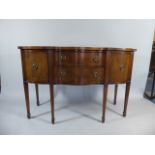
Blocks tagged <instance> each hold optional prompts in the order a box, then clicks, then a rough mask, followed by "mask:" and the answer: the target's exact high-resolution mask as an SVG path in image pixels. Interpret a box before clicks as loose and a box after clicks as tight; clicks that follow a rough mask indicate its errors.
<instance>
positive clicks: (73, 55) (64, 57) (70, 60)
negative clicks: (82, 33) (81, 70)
mask: <svg viewBox="0 0 155 155" xmlns="http://www.w3.org/2000/svg"><path fill="white" fill-rule="evenodd" d="M78 55H79V54H78V53H77V52H75V51H74V50H70V51H68V50H63V51H59V52H55V65H58V66H75V65H77V64H78V61H79V57H78Z"/></svg>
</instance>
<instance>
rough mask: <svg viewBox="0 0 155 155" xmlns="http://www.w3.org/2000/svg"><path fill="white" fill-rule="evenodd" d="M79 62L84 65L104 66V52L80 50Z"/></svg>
mask: <svg viewBox="0 0 155 155" xmlns="http://www.w3.org/2000/svg"><path fill="white" fill-rule="evenodd" d="M79 54H80V55H79V64H81V65H84V66H104V63H105V53H101V52H95V51H94V52H87V51H86V52H81V53H79Z"/></svg>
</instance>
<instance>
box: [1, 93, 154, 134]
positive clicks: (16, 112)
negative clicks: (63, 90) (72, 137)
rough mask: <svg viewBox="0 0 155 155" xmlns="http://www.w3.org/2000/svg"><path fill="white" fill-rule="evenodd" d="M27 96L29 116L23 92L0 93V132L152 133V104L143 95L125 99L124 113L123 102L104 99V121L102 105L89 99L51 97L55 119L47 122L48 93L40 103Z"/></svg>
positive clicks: (48, 111) (48, 113)
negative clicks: (65, 99) (127, 104)
mask: <svg viewBox="0 0 155 155" xmlns="http://www.w3.org/2000/svg"><path fill="white" fill-rule="evenodd" d="M35 102H36V101H35V98H33V97H31V114H32V118H31V119H30V120H28V119H27V118H26V113H25V104H24V103H25V101H24V97H23V95H19V96H18V95H15V96H12V97H11V96H5V95H1V96H0V134H96V135H97V134H112V135H114V134H155V123H154V122H155V121H154V118H155V104H153V103H151V102H149V101H147V100H146V99H144V98H141V99H140V98H139V99H136V98H132V99H130V100H129V106H128V114H127V117H126V118H123V117H122V111H123V102H122V100H120V99H118V101H117V105H113V104H112V99H110V98H109V99H108V103H107V104H108V105H107V113H106V122H105V123H104V124H103V123H101V122H100V120H101V108H102V105H101V103H99V102H95V101H92V102H90V101H89V100H88V101H80V102H77V101H75V100H73V101H72V100H70V101H60V100H59V99H57V98H56V99H55V109H56V110H55V116H56V123H55V124H54V125H52V124H51V123H50V110H49V109H50V103H49V99H48V97H42V98H41V105H40V106H39V107H38V106H36V104H35Z"/></svg>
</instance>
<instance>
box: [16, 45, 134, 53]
mask: <svg viewBox="0 0 155 155" xmlns="http://www.w3.org/2000/svg"><path fill="white" fill-rule="evenodd" d="M18 49H21V50H44V49H46V50H47V49H53V50H54V49H58V50H59V49H64V50H87V51H94V50H95V51H128V52H134V51H136V49H133V48H113V47H82V46H81V47H76V46H75V47H71V46H18Z"/></svg>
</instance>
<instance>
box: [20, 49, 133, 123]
mask: <svg viewBox="0 0 155 155" xmlns="http://www.w3.org/2000/svg"><path fill="white" fill-rule="evenodd" d="M18 48H19V49H20V51H21V60H22V71H23V84H24V92H25V100H26V109H27V117H28V118H30V117H31V114H30V104H29V89H28V83H35V88H36V97H37V105H39V92H38V84H49V86H50V103H51V121H52V123H53V124H54V122H55V119H54V87H53V86H54V85H57V84H63V85H64V84H66V85H93V84H95V85H98V84H102V85H104V89H103V106H102V122H104V121H105V112H106V102H107V92H108V85H109V84H115V93H114V104H116V96H117V88H118V84H126V91H125V101H124V111H123V116H124V117H125V116H126V111H127V105H128V96H129V90H130V83H131V74H132V65H133V57H134V51H136V50H135V49H131V48H125V49H124V48H96V47H53V46H19V47H18Z"/></svg>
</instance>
